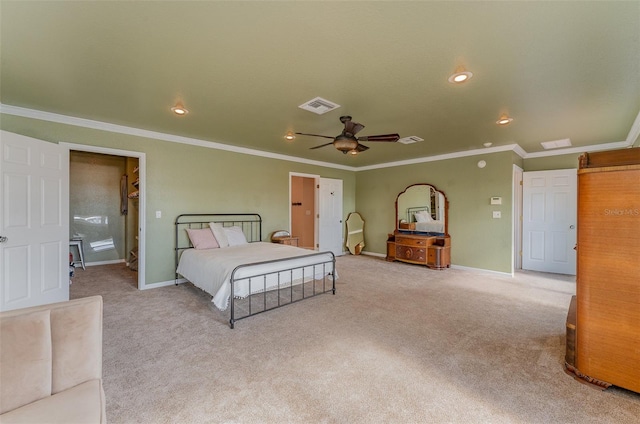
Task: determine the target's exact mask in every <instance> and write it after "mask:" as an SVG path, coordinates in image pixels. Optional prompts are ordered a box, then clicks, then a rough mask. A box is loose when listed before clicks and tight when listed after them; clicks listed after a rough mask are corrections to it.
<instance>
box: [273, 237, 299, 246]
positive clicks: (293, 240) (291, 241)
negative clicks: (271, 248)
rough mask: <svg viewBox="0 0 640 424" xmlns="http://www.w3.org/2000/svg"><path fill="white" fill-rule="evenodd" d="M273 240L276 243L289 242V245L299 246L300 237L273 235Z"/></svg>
mask: <svg viewBox="0 0 640 424" xmlns="http://www.w3.org/2000/svg"><path fill="white" fill-rule="evenodd" d="M271 241H272V242H274V243H280V244H288V245H289V246H296V247H298V237H272V238H271Z"/></svg>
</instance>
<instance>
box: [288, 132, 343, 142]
mask: <svg viewBox="0 0 640 424" xmlns="http://www.w3.org/2000/svg"><path fill="white" fill-rule="evenodd" d="M296 134H298V135H310V136H311V137H322V138H330V139H331V140H333V139H334V138H335V137H329V136H328V135H320V134H305V133H299V132H297V133H296Z"/></svg>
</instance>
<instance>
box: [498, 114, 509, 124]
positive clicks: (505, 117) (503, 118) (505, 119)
mask: <svg viewBox="0 0 640 424" xmlns="http://www.w3.org/2000/svg"><path fill="white" fill-rule="evenodd" d="M511 122H513V118H510V117H509V115H507V114H506V113H503V114H502V115H500V118H498V120H497V121H496V124H498V125H509V124H510V123H511Z"/></svg>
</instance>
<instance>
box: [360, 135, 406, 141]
mask: <svg viewBox="0 0 640 424" xmlns="http://www.w3.org/2000/svg"><path fill="white" fill-rule="evenodd" d="M399 139H400V135H398V134H380V135H366V136H364V137H358V141H398V140H399Z"/></svg>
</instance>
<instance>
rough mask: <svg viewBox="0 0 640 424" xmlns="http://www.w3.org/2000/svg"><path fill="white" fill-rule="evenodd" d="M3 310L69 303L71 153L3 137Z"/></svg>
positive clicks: (0, 286) (0, 294)
mask: <svg viewBox="0 0 640 424" xmlns="http://www.w3.org/2000/svg"><path fill="white" fill-rule="evenodd" d="M0 155H1V156H0V167H1V170H0V175H1V176H2V186H1V187H0V199H2V205H1V207H0V236H3V237H6V239H5V241H4V242H3V243H0V279H1V281H0V310H3V311H4V310H11V309H18V308H25V307H29V306H35V305H41V304H46V303H53V302H62V301H65V300H69V219H68V216H69V201H68V199H69V152H68V151H67V150H66V149H63V148H61V147H60V146H59V145H58V144H55V143H49V142H46V141H42V140H37V139H34V138H30V137H26V136H23V135H19V134H14V133H10V132H6V131H1V132H0Z"/></svg>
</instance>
